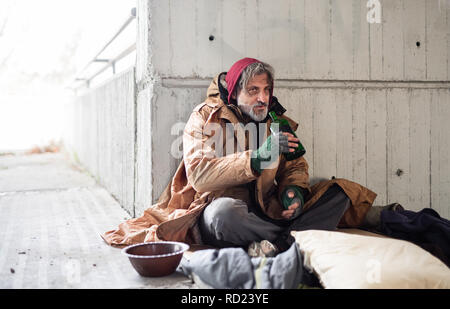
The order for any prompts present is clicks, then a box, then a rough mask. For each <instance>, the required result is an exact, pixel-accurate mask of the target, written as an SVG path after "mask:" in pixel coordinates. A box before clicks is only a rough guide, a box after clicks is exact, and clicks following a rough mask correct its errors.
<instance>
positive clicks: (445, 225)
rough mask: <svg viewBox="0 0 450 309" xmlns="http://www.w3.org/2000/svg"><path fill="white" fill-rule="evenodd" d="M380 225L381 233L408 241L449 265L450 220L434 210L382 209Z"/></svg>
mask: <svg viewBox="0 0 450 309" xmlns="http://www.w3.org/2000/svg"><path fill="white" fill-rule="evenodd" d="M380 225H381V227H380V232H381V233H382V234H384V235H387V236H390V237H393V238H397V239H402V240H406V241H410V242H412V243H414V244H416V245H418V246H420V247H422V248H423V249H424V250H427V251H428V252H430V253H431V254H433V255H434V256H436V257H437V258H439V259H440V260H441V261H442V262H444V263H445V264H446V265H447V266H448V267H450V221H449V220H447V219H445V218H442V217H441V216H440V215H439V214H438V213H437V212H436V211H435V210H433V209H431V208H424V209H422V210H421V211H419V212H415V211H411V210H398V211H389V210H383V211H382V212H381V216H380Z"/></svg>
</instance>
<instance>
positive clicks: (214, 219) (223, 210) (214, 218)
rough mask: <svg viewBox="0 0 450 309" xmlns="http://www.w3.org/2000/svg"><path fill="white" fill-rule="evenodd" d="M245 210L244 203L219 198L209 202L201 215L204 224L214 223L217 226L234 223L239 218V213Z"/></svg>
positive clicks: (227, 198) (228, 198)
mask: <svg viewBox="0 0 450 309" xmlns="http://www.w3.org/2000/svg"><path fill="white" fill-rule="evenodd" d="M243 208H246V205H245V203H244V202H242V201H240V200H236V199H233V198H230V197H221V198H218V199H216V200H214V201H212V202H211V204H210V205H208V206H207V207H206V209H205V211H204V213H203V220H204V222H205V223H207V224H208V223H216V224H214V225H215V226H217V225H218V224H217V223H220V224H219V225H224V224H228V223H233V222H234V223H235V222H236V220H237V219H238V218H239V213H240V212H242V209H243Z"/></svg>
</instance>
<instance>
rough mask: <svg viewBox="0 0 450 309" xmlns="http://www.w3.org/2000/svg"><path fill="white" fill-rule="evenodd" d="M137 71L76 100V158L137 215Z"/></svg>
mask: <svg viewBox="0 0 450 309" xmlns="http://www.w3.org/2000/svg"><path fill="white" fill-rule="evenodd" d="M134 74H135V71H134V68H132V69H129V70H127V71H125V72H123V73H121V74H119V75H117V76H114V77H113V78H112V79H110V80H108V81H107V82H105V83H104V84H102V85H100V86H99V87H96V88H93V89H91V90H89V91H87V92H86V93H84V94H82V95H79V96H77V97H76V98H75V100H74V102H73V104H72V109H73V115H74V117H73V121H74V122H73V124H72V128H73V134H72V136H71V137H70V138H67V139H66V147H67V148H68V150H69V151H70V152H71V153H72V155H73V156H74V157H75V158H76V159H77V160H78V161H79V162H80V163H81V164H82V165H83V166H85V167H86V169H87V170H88V171H89V172H90V173H91V174H92V175H93V176H94V177H95V178H96V180H97V181H98V182H99V183H100V184H102V185H103V186H104V187H105V188H106V189H107V190H108V191H109V192H110V193H111V194H112V195H113V196H114V197H115V198H116V199H117V200H118V201H119V202H120V204H121V205H122V207H123V208H124V209H125V210H127V211H128V213H130V214H131V215H133V214H134V192H135V189H134V186H135V184H134V181H135V134H136V132H135V131H136V125H135V123H136V121H135V115H136V112H135V83H134Z"/></svg>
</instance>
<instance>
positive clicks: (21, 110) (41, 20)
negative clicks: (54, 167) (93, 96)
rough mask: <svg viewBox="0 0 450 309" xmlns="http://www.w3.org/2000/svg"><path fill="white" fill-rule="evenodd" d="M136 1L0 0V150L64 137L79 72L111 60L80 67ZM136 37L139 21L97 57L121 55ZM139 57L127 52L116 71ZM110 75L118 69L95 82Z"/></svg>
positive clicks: (56, 141) (44, 143)
mask: <svg viewBox="0 0 450 309" xmlns="http://www.w3.org/2000/svg"><path fill="white" fill-rule="evenodd" d="M135 4H136V1H135V0H108V1H107V0H91V1H88V0H39V1H36V0H1V1H0V154H5V153H9V152H24V151H25V152H26V151H29V150H30V149H32V148H33V147H34V148H35V147H41V148H42V147H45V146H47V145H50V144H52V143H54V144H59V143H60V142H61V137H62V136H63V132H64V130H65V129H66V128H65V126H64V125H65V111H66V108H67V104H68V103H69V101H70V97H71V96H72V95H73V94H74V92H73V89H71V88H70V87H72V88H73V87H74V86H75V83H73V81H74V79H75V77H82V78H83V76H89V75H90V74H92V72H94V71H98V70H99V69H100V68H101V66H104V65H105V64H104V63H93V64H92V65H91V66H89V67H88V68H87V69H86V70H84V71H82V70H83V68H85V67H86V64H87V63H89V62H90V60H92V59H93V58H94V56H95V55H97V53H98V52H99V51H100V50H101V49H102V48H103V46H104V45H105V44H106V43H107V42H108V41H109V40H110V39H111V38H112V37H113V36H114V35H115V34H116V32H117V31H118V30H119V28H120V27H121V26H122V25H123V23H124V22H125V21H126V20H127V18H128V17H129V16H130V14H131V9H132V8H134V7H135V6H136V5H135ZM135 36H136V21H135V20H134V21H133V22H132V23H131V24H130V25H129V26H128V27H127V29H126V30H125V31H124V32H122V33H121V34H120V35H119V36H118V37H117V39H116V40H115V41H114V43H113V44H111V46H109V47H108V48H107V49H105V51H104V52H103V53H102V54H101V55H100V57H99V58H109V57H115V56H116V55H117V54H119V53H120V52H121V51H123V50H124V49H126V48H127V47H128V46H129V45H130V44H131V43H133V42H135ZM134 59H135V54H134V53H132V54H130V55H129V56H127V57H126V58H124V59H123V60H122V61H121V62H120V63H118V64H117V66H116V73H120V71H121V70H124V69H126V68H128V67H130V66H132V65H133V64H134ZM81 71H82V72H81ZM111 75H112V70H106V71H105V73H103V74H102V75H101V76H98V77H97V78H96V79H95V80H93V81H92V82H91V87H95V86H96V85H98V84H100V83H102V82H103V81H104V80H105V79H107V78H109V77H110V76H111ZM77 86H80V83H77ZM81 86H82V84H81Z"/></svg>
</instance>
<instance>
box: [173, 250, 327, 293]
mask: <svg viewBox="0 0 450 309" xmlns="http://www.w3.org/2000/svg"><path fill="white" fill-rule="evenodd" d="M178 270H179V271H181V272H182V273H184V274H185V275H186V276H188V277H194V278H199V279H200V280H201V282H202V283H203V284H206V285H207V286H208V287H212V288H216V289H295V288H299V287H304V286H307V287H320V283H319V281H318V279H317V278H316V277H315V275H314V274H313V273H312V272H311V271H310V270H308V269H306V268H305V267H304V265H303V257H302V255H301V253H300V250H299V248H298V246H297V244H296V243H294V244H292V246H291V247H290V248H289V249H288V250H287V251H285V252H283V253H280V254H278V255H277V256H275V257H268V258H265V257H250V256H249V255H248V254H247V252H245V251H244V250H243V249H242V248H224V249H207V250H201V251H197V252H194V253H193V254H192V255H191V257H190V259H189V260H187V259H184V258H183V259H182V261H181V263H180V266H179V268H178ZM194 281H195V280H194Z"/></svg>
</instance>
